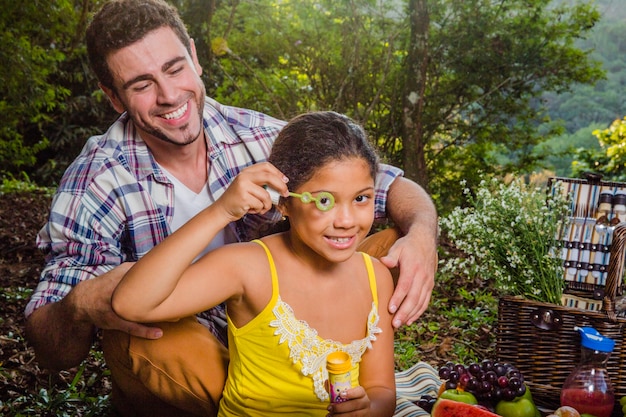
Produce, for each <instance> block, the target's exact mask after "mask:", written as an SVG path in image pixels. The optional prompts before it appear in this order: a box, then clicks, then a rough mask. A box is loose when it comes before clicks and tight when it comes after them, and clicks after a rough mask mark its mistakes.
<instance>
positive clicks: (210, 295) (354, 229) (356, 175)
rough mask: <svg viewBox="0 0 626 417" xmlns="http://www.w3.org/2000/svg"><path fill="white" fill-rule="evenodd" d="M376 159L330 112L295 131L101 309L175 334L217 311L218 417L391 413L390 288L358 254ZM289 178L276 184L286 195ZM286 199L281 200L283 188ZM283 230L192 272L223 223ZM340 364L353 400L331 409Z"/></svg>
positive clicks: (304, 120) (150, 257)
mask: <svg viewBox="0 0 626 417" xmlns="http://www.w3.org/2000/svg"><path fill="white" fill-rule="evenodd" d="M377 167H378V159H377V156H376V153H375V151H374V149H373V147H372V146H371V145H370V144H369V143H368V141H367V138H366V135H365V133H364V132H363V129H362V128H361V127H360V126H358V125H357V124H356V123H354V122H353V121H352V120H350V119H349V118H347V117H345V116H343V115H340V114H337V113H334V112H314V113H308V114H304V115H301V116H298V117H296V118H294V119H293V120H292V121H290V122H289V124H287V126H285V127H284V128H283V129H282V131H281V133H280V135H279V136H278V138H277V139H276V142H275V144H274V146H273V148H272V153H271V155H270V158H269V163H265V164H263V165H262V166H261V167H259V166H257V167H256V169H255V170H254V175H246V171H243V172H242V173H241V174H240V175H239V176H238V177H237V179H236V181H235V182H233V184H232V185H231V186H230V187H229V188H228V190H227V191H226V192H225V193H224V195H223V196H222V197H220V198H219V199H218V200H217V201H216V202H215V203H214V204H212V205H211V206H210V207H208V208H207V209H205V210H204V211H202V212H201V213H200V214H198V215H197V216H196V217H194V218H193V219H192V220H190V221H189V222H188V223H187V224H186V225H184V226H183V227H181V228H180V229H179V230H178V231H176V232H175V233H173V234H172V235H171V236H169V237H168V238H167V239H165V240H164V241H163V242H162V243H161V244H159V245H158V246H156V247H155V248H154V249H153V250H152V251H150V253H148V254H147V255H146V256H145V257H143V258H142V259H141V260H140V261H139V262H137V263H136V264H135V265H134V266H133V268H131V269H130V271H129V272H128V273H127V274H126V276H125V277H124V279H123V280H122V281H121V283H120V284H119V286H118V287H117V289H116V291H115V293H114V295H113V308H114V309H115V311H116V312H117V313H118V314H119V315H120V316H122V317H123V318H125V319H127V320H132V321H139V322H157V321H165V320H175V319H178V318H182V317H186V316H189V315H192V314H194V313H197V312H199V311H204V310H206V309H208V308H210V307H212V306H215V305H217V304H219V303H221V302H223V301H224V300H225V302H226V311H227V317H228V330H229V334H228V336H229V354H230V363H229V369H228V378H227V381H226V387H225V389H224V393H223V396H222V399H221V401H220V407H219V415H220V416H240V415H247V416H267V415H276V414H284V415H298V416H326V415H328V413H330V415H346V416H348V415H359V416H362V415H368V416H391V415H393V413H394V409H395V380H394V356H393V330H392V326H391V317H390V315H389V313H388V311H387V309H386V308H385V306H386V305H387V304H388V302H389V298H390V297H391V293H392V291H393V283H392V279H391V275H390V273H389V271H388V270H387V268H385V267H384V266H383V265H382V264H381V263H379V262H378V261H377V260H376V259H372V258H370V257H369V256H367V255H365V254H362V253H359V252H356V247H357V246H358V244H359V243H360V242H361V241H362V240H363V238H364V237H365V236H366V235H367V233H368V232H369V230H370V228H371V226H372V223H373V220H374V198H375V196H374V178H375V175H376V171H377ZM287 178H288V182H287V183H286V181H287ZM287 185H288V187H287ZM265 186H269V187H271V188H274V189H276V190H278V192H279V194H281V197H280V201H279V203H278V205H277V206H278V208H279V209H280V210H281V212H282V213H283V214H284V216H285V217H287V218H288V219H289V230H288V231H286V232H283V233H278V234H274V235H270V236H267V237H264V238H262V239H260V240H255V241H253V242H249V243H237V244H232V245H226V246H224V247H222V248H219V249H217V250H214V251H212V252H209V253H207V254H206V255H204V256H203V257H201V258H200V259H198V260H197V261H196V262H194V258H196V257H197V256H198V254H200V253H201V252H202V250H203V249H204V248H205V247H206V246H207V245H208V244H209V242H211V240H212V238H213V237H214V236H215V235H216V233H218V232H219V230H221V229H223V228H224V227H225V226H226V225H227V224H228V223H230V222H232V221H235V220H237V219H239V218H241V217H242V216H245V215H246V213H262V212H265V211H267V210H268V209H269V208H270V207H271V197H270V193H268V191H267V190H266V189H265V188H264V187H265ZM336 351H344V352H347V353H348V354H349V356H350V357H351V361H352V369H351V376H352V386H353V388H351V389H349V390H347V391H345V392H343V393H342V394H341V396H342V400H344V401H342V402H336V403H333V404H330V403H329V395H328V392H327V378H328V374H327V372H326V357H327V356H328V354H329V353H332V352H336Z"/></svg>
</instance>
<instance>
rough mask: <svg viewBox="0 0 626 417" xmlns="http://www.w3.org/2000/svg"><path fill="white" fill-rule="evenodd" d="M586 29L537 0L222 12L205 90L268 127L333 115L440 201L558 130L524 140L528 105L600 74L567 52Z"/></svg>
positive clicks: (522, 156)
mask: <svg viewBox="0 0 626 417" xmlns="http://www.w3.org/2000/svg"><path fill="white" fill-rule="evenodd" d="M383 3H384V4H383ZM403 5H405V6H406V8H403V7H402V6H403ZM598 18H599V14H598V13H597V11H596V10H595V9H594V8H593V7H592V6H590V5H589V4H576V5H572V6H570V5H560V6H553V5H551V2H550V1H549V0H509V1H506V2H502V1H493V0H407V3H406V4H403V2H401V1H387V2H380V1H375V0H344V1H330V0H326V1H324V0H322V1H312V0H300V1H289V0H285V1H281V2H280V3H277V2H273V1H269V0H268V1H257V2H255V3H254V5H252V4H248V3H246V2H238V1H231V2H223V3H221V5H220V6H219V7H218V8H217V9H216V15H215V17H214V19H213V25H212V34H213V36H214V37H219V38H221V41H223V42H222V43H220V45H221V46H222V47H224V46H225V45H227V47H226V48H225V49H224V48H223V49H222V50H223V51H225V52H224V53H223V54H222V55H221V57H219V58H218V59H217V60H216V61H215V62H214V63H215V66H213V67H212V71H211V78H212V80H211V81H209V82H208V85H209V86H210V88H209V92H210V94H211V93H212V94H213V95H214V96H216V97H217V98H218V99H223V100H224V101H227V102H231V103H235V104H239V105H243V106H248V107H253V108H258V109H260V110H263V111H267V112H269V113H271V114H274V115H277V116H279V117H290V116H292V115H294V114H296V113H298V112H302V111H306V110H312V109H329V108H330V109H334V110H337V111H340V112H344V113H347V114H349V115H350V116H352V117H354V118H355V119H357V120H359V121H360V122H361V123H363V124H364V125H365V126H366V128H367V130H368V131H369V132H370V135H371V137H372V138H375V139H376V141H377V144H378V145H379V148H380V149H381V151H382V152H383V154H384V156H385V158H386V159H387V160H388V161H390V162H392V163H394V164H397V165H400V166H403V167H404V169H405V173H406V175H407V176H408V177H409V178H412V179H414V180H416V181H418V182H419V183H421V184H422V185H424V186H426V187H430V190H431V191H432V193H433V195H434V196H435V197H436V198H437V199H439V200H440V201H446V202H450V204H452V203H456V202H458V198H457V197H458V196H460V195H461V193H460V192H459V191H460V188H458V187H455V186H451V184H452V183H456V182H458V181H457V180H460V179H465V180H467V184H468V186H471V185H472V184H473V183H474V182H475V181H476V180H477V179H478V176H477V172H479V171H482V172H483V173H495V174H503V173H507V172H511V171H524V170H527V171H530V170H532V169H533V168H534V167H536V164H537V163H538V158H539V156H538V155H539V154H536V153H533V152H532V150H533V148H534V146H535V145H537V144H538V143H540V142H541V141H543V140H544V139H546V138H548V137H549V136H550V135H551V134H552V133H559V131H558V130H555V131H553V132H545V131H541V132H540V131H539V129H538V126H539V124H540V123H541V122H542V121H544V119H545V114H544V113H543V110H544V109H543V106H542V103H541V101H540V97H541V94H543V93H544V92H545V91H554V92H557V93H560V92H564V91H567V90H568V89H569V88H570V86H571V85H572V84H573V83H589V84H590V83H593V82H595V81H596V80H598V79H600V78H601V77H602V76H603V72H602V71H601V70H600V68H599V64H598V63H596V62H593V61H591V60H590V59H589V56H588V52H587V51H582V50H580V49H578V48H577V47H576V46H575V45H574V41H575V40H576V39H578V38H580V37H584V36H585V34H586V33H587V31H588V30H589V29H591V28H592V27H593V25H594V24H595V22H596V21H597V20H598ZM213 40H215V38H214V39H213ZM459 187H460V186H459Z"/></svg>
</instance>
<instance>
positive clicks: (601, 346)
mask: <svg viewBox="0 0 626 417" xmlns="http://www.w3.org/2000/svg"><path fill="white" fill-rule="evenodd" d="M574 330H578V332H579V333H580V343H581V344H582V345H583V347H586V348H588V349H593V350H597V351H600V352H613V348H614V347H615V341H614V340H613V339H609V338H608V337H604V336H602V335H601V334H600V332H598V331H597V330H596V329H594V328H593V327H578V326H575V327H574Z"/></svg>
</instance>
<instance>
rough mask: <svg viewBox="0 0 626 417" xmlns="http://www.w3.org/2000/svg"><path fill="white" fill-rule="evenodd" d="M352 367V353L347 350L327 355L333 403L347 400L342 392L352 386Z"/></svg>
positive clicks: (331, 400)
mask: <svg viewBox="0 0 626 417" xmlns="http://www.w3.org/2000/svg"><path fill="white" fill-rule="evenodd" d="M351 368H352V363H351V361H350V355H348V354H347V353H346V352H333V353H331V354H329V355H328V356H327V357H326V369H327V370H328V382H329V385H330V387H329V388H330V402H331V403H339V402H342V401H345V399H343V398H341V397H340V394H341V392H343V391H345V390H347V389H349V388H351V387H352V384H351V382H352V378H351V375H350V369H351Z"/></svg>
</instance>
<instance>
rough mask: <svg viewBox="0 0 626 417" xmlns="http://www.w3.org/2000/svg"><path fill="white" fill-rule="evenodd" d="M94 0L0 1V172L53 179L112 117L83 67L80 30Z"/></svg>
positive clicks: (94, 5)
mask: <svg viewBox="0 0 626 417" xmlns="http://www.w3.org/2000/svg"><path fill="white" fill-rule="evenodd" d="M101 2H102V1H101V0H58V1H53V2H48V1H29V2H12V3H7V4H6V5H5V7H3V8H2V9H0V29H1V30H0V40H1V43H0V45H1V46H0V57H1V58H2V59H0V91H1V94H0V97H1V99H0V112H1V113H2V114H3V117H4V123H3V125H2V127H0V166H2V169H1V171H0V174H3V175H12V176H21V174H22V173H27V174H28V176H29V177H31V178H32V179H36V180H37V182H38V183H40V184H50V183H54V182H55V181H56V180H57V179H58V177H59V175H60V172H62V171H63V170H64V168H65V166H67V164H68V163H69V162H70V161H71V160H72V159H73V158H74V156H75V155H76V154H77V153H78V151H79V150H80V148H81V147H82V146H83V144H84V142H85V140H86V139H87V137H88V136H90V135H91V134H93V133H95V132H97V131H101V129H102V127H103V126H106V123H107V122H110V120H111V119H112V117H113V113H114V112H113V111H112V109H111V107H110V106H109V105H108V102H107V100H106V99H105V98H104V96H103V95H102V94H100V93H99V90H98V86H97V82H96V81H95V79H94V77H93V75H92V74H91V71H90V70H89V67H88V64H87V59H86V52H85V46H84V32H85V28H86V25H87V21H88V18H89V15H90V13H92V12H93V10H95V9H96V8H98V7H99V5H100V3H101Z"/></svg>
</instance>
